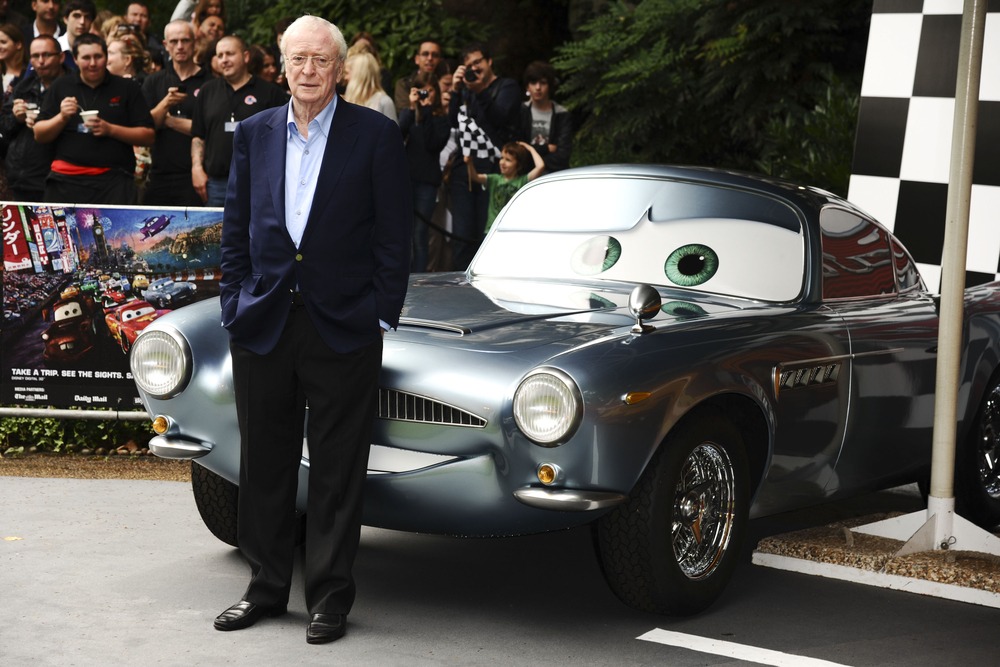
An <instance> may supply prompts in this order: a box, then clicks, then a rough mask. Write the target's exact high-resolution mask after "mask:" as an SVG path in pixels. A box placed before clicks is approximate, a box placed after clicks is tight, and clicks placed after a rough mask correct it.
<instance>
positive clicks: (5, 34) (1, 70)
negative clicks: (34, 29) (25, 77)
mask: <svg viewBox="0 0 1000 667" xmlns="http://www.w3.org/2000/svg"><path fill="white" fill-rule="evenodd" d="M27 64H28V62H27V58H26V57H25V48H24V34H23V33H22V32H21V29H20V28H18V27H17V26H16V25H14V24H13V23H4V24H0V74H2V75H3V102H2V103H3V104H6V103H7V98H8V97H10V94H11V93H12V92H13V91H14V86H15V85H16V84H17V82H18V81H20V80H21V75H22V74H24V70H25V67H26V66H27Z"/></svg>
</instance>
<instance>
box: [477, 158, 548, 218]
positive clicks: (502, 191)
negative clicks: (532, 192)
mask: <svg viewBox="0 0 1000 667" xmlns="http://www.w3.org/2000/svg"><path fill="white" fill-rule="evenodd" d="M529 158H530V159H532V160H534V162H535V165H534V167H533V168H532V167H530V165H529V163H528V160H529ZM465 163H466V164H467V165H469V180H470V181H471V182H473V183H479V184H480V185H485V186H486V193H487V196H488V197H489V200H488V201H489V204H488V207H487V213H486V230H485V233H486V234H489V232H490V227H492V226H493V221H494V220H496V217H497V214H499V213H500V210H501V209H503V207H504V206H506V205H507V202H509V201H510V198H511V197H513V196H514V193H515V192H517V191H518V190H519V189H521V187H522V186H523V185H524V184H525V183H527V182H528V181H533V180H535V179H536V178H538V177H539V176H541V175H542V171H544V170H545V162H543V161H542V156H541V155H539V154H538V151H536V150H535V148H534V147H533V146H532V145H531V144H528V143H525V142H523V141H511V142H509V143H506V144H504V146H503V148H502V149H500V173H499V174H480V173H479V172H478V171H476V167H475V165H473V163H472V158H471V157H466V158H465Z"/></svg>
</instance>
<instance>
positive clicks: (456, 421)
mask: <svg viewBox="0 0 1000 667" xmlns="http://www.w3.org/2000/svg"><path fill="white" fill-rule="evenodd" d="M378 417H379V419H392V420H395V421H404V422H415V423H418V424H444V425H446V426H468V427H470V428H482V427H484V426H486V420H485V419H483V418H482V417H477V416H476V415H474V414H472V413H471V412H466V411H465V410H460V409H459V408H456V407H453V406H451V405H446V404H445V403H441V402H440V401H434V400H431V399H429V398H424V397H423V396H417V395H416V394H408V393H406V392H402V391H397V390H395V389H384V388H381V387H380V388H379V390H378Z"/></svg>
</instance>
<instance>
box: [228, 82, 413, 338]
mask: <svg viewBox="0 0 1000 667" xmlns="http://www.w3.org/2000/svg"><path fill="white" fill-rule="evenodd" d="M287 114H288V105H284V106H281V107H276V108H274V109H268V110H265V111H261V112H260V113H258V114H256V115H254V116H251V117H250V118H248V119H246V120H244V121H241V122H240V123H239V124H238V125H237V127H236V133H235V135H234V137H233V161H232V166H231V168H230V170H229V185H228V189H227V191H226V207H225V212H224V214H223V222H222V264H221V268H222V278H221V280H220V282H219V289H220V299H221V303H222V325H223V326H224V327H226V329H227V330H228V331H229V334H230V340H232V342H234V343H236V344H237V345H240V346H241V347H245V348H246V349H248V350H250V351H252V352H256V353H258V354H265V353H267V352H269V351H270V350H272V349H273V348H274V346H275V344H276V343H277V342H278V338H279V336H280V335H281V331H282V329H283V328H284V326H285V322H286V320H287V318H288V312H289V309H290V308H291V300H292V292H293V290H295V289H296V288H297V289H298V291H299V292H301V294H302V297H303V300H304V302H305V307H306V310H307V312H308V314H309V316H310V318H311V319H312V321H313V323H314V324H315V326H316V329H317V330H318V331H319V333H320V335H321V336H322V338H323V340H324V341H325V342H326V343H327V344H328V345H329V346H330V347H331V349H333V350H334V351H337V352H350V351H352V350H355V349H357V348H360V347H362V346H364V345H366V344H370V343H373V342H375V340H377V339H378V337H379V336H380V335H381V334H380V328H379V320H380V319H381V320H383V321H384V322H386V323H387V324H389V325H390V326H392V327H395V326H397V324H398V323H399V314H400V311H401V310H402V308H403V298H404V297H405V296H406V285H407V279H408V277H409V268H410V252H411V240H410V239H411V228H412V225H413V199H412V196H411V194H410V179H409V173H408V167H407V160H406V153H405V150H404V147H403V139H402V135H401V134H400V131H399V127H398V126H397V125H396V123H394V122H393V121H392V120H390V119H388V118H386V117H385V116H383V115H382V114H380V113H378V112H377V111H373V110H371V109H366V108H363V107H360V106H357V105H353V104H350V103H348V102H345V101H344V100H343V99H342V98H341V99H338V100H337V108H336V111H335V112H334V114H333V120H332V122H331V127H330V136H329V138H328V140H327V146H326V152H325V154H324V156H323V162H322V164H321V166H320V171H319V176H318V183H317V184H316V194H315V197H314V198H313V203H312V209H311V210H310V212H309V217H308V220H307V222H306V227H305V231H304V232H303V235H302V240H301V242H300V244H299V247H298V248H296V247H295V244H294V243H293V242H292V239H291V237H290V236H289V235H288V230H287V228H286V227H285V146H286V143H287V132H288V128H287V125H286V121H287Z"/></svg>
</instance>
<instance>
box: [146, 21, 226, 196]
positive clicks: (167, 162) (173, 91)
mask: <svg viewBox="0 0 1000 667" xmlns="http://www.w3.org/2000/svg"><path fill="white" fill-rule="evenodd" d="M163 42H164V45H165V46H166V48H167V53H169V54H170V64H169V65H167V66H166V67H165V68H164V69H162V70H160V71H159V72H156V73H155V74H153V75H151V76H149V77H148V78H147V79H146V82H145V83H144V84H143V86H142V93H143V95H145V97H146V103H147V104H149V107H150V110H149V112H150V114H151V115H152V116H153V124H154V125H155V126H156V143H155V144H153V164H152V167H151V169H150V171H149V183H148V184H147V185H146V192H145V193H144V195H143V203H144V204H162V205H166V206H201V205H202V200H201V197H199V196H198V193H197V192H195V189H194V186H193V185H192V184H191V118H192V116H193V115H194V107H195V100H196V99H197V97H198V95H199V93H200V91H201V87H202V86H203V85H205V83H206V82H207V81H208V80H209V78H210V77H209V75H208V73H207V72H206V71H205V70H203V69H202V68H201V67H199V66H198V63H196V62H195V60H194V28H193V27H192V26H191V24H190V23H189V22H188V21H171V22H170V23H168V24H167V27H166V28H165V29H164V30H163Z"/></svg>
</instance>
